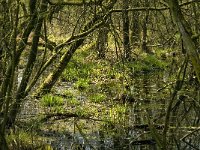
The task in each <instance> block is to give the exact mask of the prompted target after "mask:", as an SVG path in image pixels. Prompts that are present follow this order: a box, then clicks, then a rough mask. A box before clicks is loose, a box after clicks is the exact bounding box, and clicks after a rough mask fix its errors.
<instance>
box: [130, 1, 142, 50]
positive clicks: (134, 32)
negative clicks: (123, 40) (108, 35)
mask: <svg viewBox="0 0 200 150" xmlns="http://www.w3.org/2000/svg"><path fill="white" fill-rule="evenodd" d="M132 6H133V7H138V6H139V2H138V1H133V2H132ZM139 15H140V13H139V11H133V12H132V20H131V22H132V23H131V38H130V40H131V44H132V48H133V49H134V48H135V47H136V46H137V45H138V43H139V40H140V24H139V21H140V19H139Z"/></svg>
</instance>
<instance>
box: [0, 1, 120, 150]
mask: <svg viewBox="0 0 200 150" xmlns="http://www.w3.org/2000/svg"><path fill="white" fill-rule="evenodd" d="M9 2H10V1H9ZM116 2H117V0H112V1H110V2H108V3H105V4H104V8H105V9H103V10H100V11H99V12H97V14H96V15H94V16H93V17H91V20H90V21H88V23H87V24H86V25H85V26H84V27H83V28H80V30H78V31H77V32H79V33H77V32H73V34H72V35H71V37H70V38H69V39H67V40H66V41H65V42H63V43H60V44H58V45H57V46H55V47H54V45H52V41H50V40H49V39H48V38H47V24H46V20H47V17H48V13H47V10H48V9H49V5H51V6H58V5H61V4H60V3H52V2H51V1H48V0H42V1H32V0H30V1H29V4H26V6H27V5H29V15H28V16H29V17H28V18H27V17H26V16H22V15H23V13H22V12H21V9H20V7H22V6H24V5H20V3H19V1H12V2H10V3H8V2H7V1H4V4H5V5H6V6H8V7H9V10H10V11H9V13H7V11H6V10H2V12H3V13H2V14H3V15H5V16H6V15H8V18H12V19H13V20H11V21H10V20H9V21H8V23H12V24H11V25H10V26H6V27H7V29H8V31H6V32H7V33H9V34H7V35H6V34H4V35H2V36H3V39H4V40H3V42H4V43H6V44H5V47H6V46H7V47H6V48H7V49H8V50H9V51H6V52H8V54H9V55H8V57H3V59H1V61H4V62H6V63H5V64H4V66H3V67H4V68H5V73H4V72H3V78H2V83H1V88H0V100H1V101H0V114H1V115H0V135H1V136H0V149H7V146H6V140H5V129H6V128H7V127H8V126H12V125H13V124H14V123H15V120H16V116H17V114H19V112H20V108H21V104H22V103H23V102H24V99H25V98H26V97H27V96H29V95H31V94H33V93H36V95H37V96H41V95H42V94H45V93H48V92H49V91H50V90H51V88H52V87H53V85H54V84H55V83H56V81H57V80H58V78H59V77H60V75H61V74H62V72H63V71H64V69H65V67H66V66H67V64H68V63H69V61H70V59H71V58H72V56H73V54H74V52H75V51H76V50H77V49H78V48H79V47H80V46H81V45H82V44H83V42H84V41H85V39H86V37H87V36H88V35H89V34H90V33H92V32H93V31H94V30H96V29H98V28H99V27H101V26H102V25H103V24H104V22H106V20H107V18H108V16H109V15H110V10H111V9H112V8H113V6H114V4H115V3H116ZM71 4H72V5H73V4H74V5H78V6H84V5H85V3H76V2H74V3H63V5H66V6H68V5H71ZM13 6H15V7H13ZM5 8H6V7H5ZM22 8H23V7H22ZM36 8H37V9H36ZM22 10H23V9H22ZM25 15H27V14H25ZM10 16H12V17H10ZM24 17H26V19H24V20H20V19H19V18H24ZM0 21H2V20H0ZM23 21H26V24H25V25H23V26H24V27H23V28H21V29H19V28H18V27H21V24H20V23H21V22H23ZM6 23H7V22H5V24H6ZM10 27H12V28H10ZM80 27H81V26H80ZM74 28H75V29H76V26H75V27H74ZM75 29H73V31H75ZM1 30H3V29H2V28H1ZM42 33H44V35H42ZM7 37H8V38H7ZM40 39H44V42H45V44H44V46H45V47H44V48H43V49H42V51H41V52H42V58H41V57H40V55H41V54H39V53H38V47H39V41H40ZM30 40H31V42H30V46H29V42H28V41H30ZM7 43H8V44H7ZM53 43H54V42H53ZM49 46H50V47H51V50H52V47H53V51H54V54H53V55H52V57H50V58H49V55H50V54H52V52H51V51H48V50H47V49H48V47H49ZM66 47H69V49H68V50H67V49H66V50H65V52H63V54H62V57H61V59H60V60H59V62H58V64H57V65H56V66H54V68H53V65H52V64H53V62H55V60H56V58H57V56H58V55H59V54H60V53H61V50H62V49H63V48H66ZM3 50H5V48H4V47H3ZM41 52H40V53H41ZM2 53H4V51H2ZM6 54H7V53H6ZM24 57H25V58H27V62H25V64H24V65H23V67H24V69H23V70H22V71H23V75H22V80H21V82H19V83H18V84H19V85H18V87H16V85H15V83H17V82H18V81H17V80H18V79H17V78H16V75H17V74H18V66H19V65H20V62H21V60H23V59H24ZM36 63H37V64H39V65H36ZM49 67H51V68H53V69H54V70H53V72H50V73H49V75H47V78H45V77H46V75H45V74H44V72H45V71H46V70H47V69H48V68H49ZM44 79H45V80H44ZM43 80H44V81H43ZM38 81H40V82H42V84H39V83H38ZM16 88H17V90H16ZM36 90H37V91H36Z"/></svg>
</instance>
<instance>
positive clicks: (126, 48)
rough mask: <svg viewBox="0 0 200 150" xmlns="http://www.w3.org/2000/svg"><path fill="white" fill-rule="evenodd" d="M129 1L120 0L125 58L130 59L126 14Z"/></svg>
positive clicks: (127, 17) (127, 18)
mask: <svg viewBox="0 0 200 150" xmlns="http://www.w3.org/2000/svg"><path fill="white" fill-rule="evenodd" d="M128 7H129V1H128V0H123V1H122V9H123V10H122V24H123V48H124V56H125V59H127V60H130V59H131V49H130V39H129V26H130V25H129V16H128V10H127V9H128Z"/></svg>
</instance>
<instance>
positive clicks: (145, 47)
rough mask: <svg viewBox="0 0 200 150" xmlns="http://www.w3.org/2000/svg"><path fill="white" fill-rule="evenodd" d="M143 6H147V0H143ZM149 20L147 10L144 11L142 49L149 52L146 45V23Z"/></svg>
mask: <svg viewBox="0 0 200 150" xmlns="http://www.w3.org/2000/svg"><path fill="white" fill-rule="evenodd" d="M145 6H146V7H149V1H148V0H145ZM148 20H149V11H148V10H146V11H145V16H144V19H143V22H142V51H143V52H146V53H150V51H149V49H148V47H147V24H148Z"/></svg>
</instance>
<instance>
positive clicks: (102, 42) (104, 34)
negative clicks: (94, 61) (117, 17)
mask: <svg viewBox="0 0 200 150" xmlns="http://www.w3.org/2000/svg"><path fill="white" fill-rule="evenodd" d="M108 32H109V30H108V28H107V27H101V28H99V31H98V37H97V42H96V50H97V57H98V58H105V57H106V48H107V42H108Z"/></svg>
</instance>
